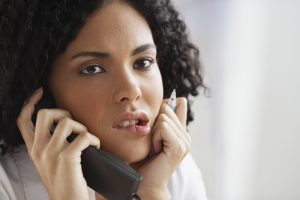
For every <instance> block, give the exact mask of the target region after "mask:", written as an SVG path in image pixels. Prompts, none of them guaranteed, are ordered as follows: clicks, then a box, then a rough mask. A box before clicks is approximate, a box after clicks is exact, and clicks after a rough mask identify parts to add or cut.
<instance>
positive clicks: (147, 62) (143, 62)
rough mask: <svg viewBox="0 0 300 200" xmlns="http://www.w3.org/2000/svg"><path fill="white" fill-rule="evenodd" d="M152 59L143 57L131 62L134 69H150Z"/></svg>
mask: <svg viewBox="0 0 300 200" xmlns="http://www.w3.org/2000/svg"><path fill="white" fill-rule="evenodd" d="M154 62H155V61H154V59H152V58H143V59H140V60H137V61H136V62H135V63H134V64H133V68H134V69H141V70H150V67H151V65H152V64H153V63H154Z"/></svg>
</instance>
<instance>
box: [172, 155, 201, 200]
mask: <svg viewBox="0 0 300 200" xmlns="http://www.w3.org/2000/svg"><path fill="white" fill-rule="evenodd" d="M168 188H169V191H170V193H171V195H172V200H177V199H178V200H179V199H190V200H207V197H206V191H205V187H204V183H203V179H202V174H201V171H200V169H199V168H198V166H197V165H196V163H195V161H194V159H193V157H192V155H191V154H190V153H189V154H187V155H186V157H185V158H184V159H183V160H182V162H181V163H180V165H179V166H178V168H177V169H176V171H175V172H174V173H173V175H172V177H171V179H170V180H169V184H168Z"/></svg>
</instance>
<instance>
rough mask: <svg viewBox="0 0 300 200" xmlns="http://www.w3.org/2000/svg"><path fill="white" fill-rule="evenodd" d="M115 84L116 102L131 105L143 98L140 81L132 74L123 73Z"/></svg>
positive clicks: (114, 96)
mask: <svg viewBox="0 0 300 200" xmlns="http://www.w3.org/2000/svg"><path fill="white" fill-rule="evenodd" d="M115 83H116V84H115V86H116V89H115V93H114V95H113V98H114V102H116V103H131V102H133V101H137V100H139V99H140V98H141V97H142V92H141V88H140V85H139V81H138V79H137V78H136V77H134V76H133V75H131V74H130V73H128V72H127V73H122V75H120V76H119V77H118V79H117V80H116V82H115Z"/></svg>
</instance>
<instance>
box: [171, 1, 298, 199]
mask: <svg viewBox="0 0 300 200" xmlns="http://www.w3.org/2000/svg"><path fill="white" fill-rule="evenodd" d="M174 3H175V6H176V7H177V9H178V10H179V11H180V12H181V14H182V18H183V19H184V20H185V21H186V23H187V25H188V28H189V30H190V36H191V38H192V41H193V42H194V43H195V44H196V45H197V46H198V48H199V49H200V54H201V55H200V56H201V61H202V64H203V66H204V68H205V81H206V83H207V85H208V86H209V87H210V89H211V97H209V98H207V97H205V96H204V95H203V94H202V95H201V96H200V97H197V98H195V99H194V100H193V101H194V104H193V109H194V113H195V119H196V120H195V121H194V122H193V123H192V124H191V125H190V126H189V130H190V133H191V136H192V138H193V147H192V148H193V149H192V154H193V156H194V158H195V159H196V161H197V164H198V166H199V167H200V169H201V171H202V174H203V178H204V181H205V185H206V189H207V195H208V197H209V199H210V200H282V199H284V200H299V199H300V189H299V186H300V172H299V170H300V155H299V152H300V106H299V103H300V78H299V77H300V12H299V10H300V1H297V0H184V1H183V0H175V1H174Z"/></svg>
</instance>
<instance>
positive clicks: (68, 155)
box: [0, 0, 205, 200]
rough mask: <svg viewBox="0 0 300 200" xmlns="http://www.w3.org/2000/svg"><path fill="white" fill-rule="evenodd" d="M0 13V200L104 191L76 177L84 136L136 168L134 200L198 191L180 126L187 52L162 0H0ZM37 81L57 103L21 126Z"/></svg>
mask: <svg viewBox="0 0 300 200" xmlns="http://www.w3.org/2000/svg"><path fill="white" fill-rule="evenodd" d="M1 13H5V14H3V16H1V38H3V39H4V40H3V41H2V42H1V74H2V75H1V76H2V77H1V87H2V88H1V148H2V153H3V154H5V153H6V154H5V155H4V156H2V157H1V166H2V167H1V168H0V174H1V175H0V176H1V180H2V181H1V183H2V188H0V195H1V196H0V197H1V199H2V198H4V199H5V198H8V199H45V198H50V199H82V200H84V199H94V198H96V199H104V197H103V196H102V195H101V194H97V193H96V194H95V193H93V191H91V190H90V189H89V188H88V186H87V184H86V181H85V179H84V177H83V175H82V170H81V163H80V162H81V152H82V151H83V150H84V149H85V148H87V147H88V146H95V147H97V148H101V149H103V150H105V151H108V152H110V153H113V154H115V155H117V156H118V157H119V158H121V159H122V160H123V161H125V162H126V163H128V164H129V165H130V166H131V167H133V168H134V169H135V170H136V171H137V172H138V173H139V174H140V175H141V176H143V181H142V183H141V185H140V187H139V189H138V195H139V196H140V197H141V198H142V199H170V198H172V199H204V198H205V191H204V189H203V187H202V185H201V184H202V181H201V176H200V172H199V170H198V169H197V168H196V167H195V164H194V162H193V160H192V158H191V157H190V155H189V154H188V152H189V150H190V147H191V140H190V137H189V135H188V133H187V131H186V123H187V122H189V121H191V120H192V115H191V111H190V107H189V103H188V102H187V100H186V98H188V96H189V95H197V88H198V87H199V86H203V83H202V77H201V75H200V74H199V67H200V66H199V61H198V50H197V49H196V48H195V47H194V46H193V45H192V44H191V43H189V41H188V39H187V34H186V30H185V25H184V23H183V22H182V21H181V20H179V19H178V13H177V12H176V11H175V10H174V8H173V6H172V5H171V3H170V2H169V1H167V0H160V1H155V2H154V1H150V0H149V1H143V2H142V3H141V2H138V1H129V0H126V1H125V0H124V1H117V0H112V1H108V0H107V1H105V0H102V1H99V0H98V1H80V0H78V1H73V0H72V1H71V0H69V1H67V0H65V1H49V2H47V1H45V2H43V1H31V2H30V3H26V2H18V3H17V2H11V1H8V2H7V4H4V3H3V5H1ZM40 86H42V87H40ZM38 87H40V88H39V89H37V90H35V92H34V93H33V94H32V95H30V94H31V93H32V92H33V90H34V89H36V88H38ZM46 88H47V90H49V91H50V92H51V94H52V95H53V98H54V101H55V105H56V107H57V108H53V109H41V110H39V111H38V114H37V119H36V123H35V124H33V122H32V114H33V112H34V108H35V106H36V104H38V102H39V100H40V99H41V97H42V95H43V92H44V90H45V89H46ZM173 88H175V89H176V91H177V94H178V95H179V96H182V97H180V98H177V104H176V112H173V110H172V109H171V108H170V107H169V106H168V105H167V104H166V102H167V99H165V100H163V98H168V97H169V95H170V94H171V91H172V89H173ZM28 96H30V97H29V98H27V97H28ZM15 122H17V123H15ZM53 123H57V126H56V128H55V130H54V133H53V135H52V136H51V134H50V128H51V126H52V124H53ZM72 132H73V133H76V134H78V136H77V138H76V139H75V140H74V141H73V142H71V143H67V142H66V138H67V137H68V136H69V135H70V134H71V133H72ZM24 143H25V145H22V144H24ZM16 146H20V148H19V150H18V149H17V150H15V151H13V149H16V148H12V147H16ZM24 149H25V151H26V149H27V151H28V154H26V155H29V156H24V155H25V154H24V153H23V154H22V152H24ZM7 152H8V153H7ZM187 154H188V156H186V155H187ZM185 156H186V158H185V159H184V157H185ZM29 157H30V158H29ZM185 163H186V164H185ZM34 169H35V170H34ZM187 169H188V170H187ZM189 175H191V176H190V177H188V176H189ZM37 177H39V178H37ZM199 190H200V191H199Z"/></svg>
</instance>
